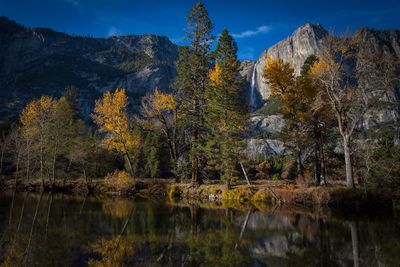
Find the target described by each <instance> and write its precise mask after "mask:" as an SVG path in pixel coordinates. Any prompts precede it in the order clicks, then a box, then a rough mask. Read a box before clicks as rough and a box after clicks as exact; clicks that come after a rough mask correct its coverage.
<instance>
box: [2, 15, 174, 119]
mask: <svg viewBox="0 0 400 267" xmlns="http://www.w3.org/2000/svg"><path fill="white" fill-rule="evenodd" d="M177 58H178V47H177V46H176V45H175V44H173V43H172V42H171V41H170V40H169V39H168V38H167V37H165V36H158V35H129V36H115V37H110V38H93V37H84V36H71V35H68V34H64V33H60V32H55V31H53V30H51V29H46V28H26V27H24V26H21V25H18V24H16V23H15V22H13V21H11V20H9V19H7V18H5V17H0V115H1V114H10V113H14V114H15V113H17V112H18V111H20V110H21V108H22V107H23V106H24V105H25V104H26V102H27V101H29V100H30V99H33V98H37V97H39V96H40V95H43V94H48V95H51V96H60V95H61V94H62V93H63V92H64V90H65V87H66V86H69V85H74V86H75V87H77V89H78V92H77V93H78V102H79V105H80V107H81V110H83V113H87V112H89V110H90V109H91V108H92V106H93V103H94V100H95V99H96V98H98V97H99V96H100V95H101V93H102V92H103V91H105V90H114V89H115V88H116V87H124V88H125V89H126V90H127V93H128V96H129V97H130V102H131V108H134V107H135V106H137V105H138V104H139V103H140V98H141V96H143V95H145V94H147V93H148V92H151V91H152V90H154V88H156V87H158V88H160V89H161V90H168V89H169V88H170V83H171V82H172V80H173V79H174V77H175V76H176V71H175V64H174V63H175V61H176V60H177ZM84 115H85V114H84ZM86 115H88V114H86Z"/></svg>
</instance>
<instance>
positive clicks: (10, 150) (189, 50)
mask: <svg viewBox="0 0 400 267" xmlns="http://www.w3.org/2000/svg"><path fill="white" fill-rule="evenodd" d="M213 29H214V26H213V23H212V21H211V20H210V17H209V15H208V12H207V10H206V8H205V6H204V4H202V3H198V4H196V5H194V6H193V7H192V9H191V10H190V12H189V14H188V16H187V28H186V32H187V36H186V38H187V41H188V43H189V45H188V46H181V47H180V48H179V59H178V61H177V62H176V70H177V77H176V79H175V80H174V82H173V83H172V84H171V85H170V87H171V88H172V90H170V91H165V90H159V89H158V88H151V91H152V93H151V94H148V95H146V96H145V97H143V99H142V100H141V105H140V108H139V110H138V112H132V109H131V108H130V99H129V97H128V96H127V93H126V91H125V89H124V88H115V90H113V91H106V92H104V94H103V95H102V97H101V98H99V99H97V100H96V102H95V107H94V110H93V111H92V113H91V116H90V118H91V120H90V121H87V120H84V119H83V118H82V117H81V115H80V114H81V112H80V110H79V107H78V103H77V94H76V90H77V89H76V88H75V86H74V85H73V84H74V81H70V83H71V86H69V87H67V88H66V89H65V92H64V94H63V96H61V97H52V96H49V95H43V96H41V97H40V98H38V99H34V100H32V101H30V102H29V103H28V104H27V105H26V106H25V107H24V109H23V110H22V112H21V113H20V114H19V118H18V120H17V121H13V120H8V119H7V118H5V119H4V120H3V123H2V124H1V130H0V135H1V136H0V149H1V151H0V153H1V155H0V174H1V182H0V183H1V184H7V185H12V186H16V187H17V186H18V185H21V184H29V183H31V182H37V183H40V185H41V189H42V190H52V188H53V187H54V186H55V185H57V184H58V185H62V184H65V183H67V182H69V181H74V180H79V181H83V182H84V183H85V184H86V185H87V186H88V188H89V185H90V184H92V183H93V182H96V181H99V180H106V181H108V182H109V183H111V184H113V185H118V186H121V187H126V186H129V187H131V188H133V189H134V188H135V186H136V184H137V182H138V181H139V180H149V179H151V180H154V179H156V178H162V179H168V180H169V181H171V182H172V183H177V184H179V183H186V184H189V186H190V187H191V188H198V187H199V186H200V185H201V184H203V183H208V182H211V181H212V182H216V183H218V184H223V185H224V186H225V187H226V189H227V190H229V189H231V187H232V186H233V185H235V184H236V183H242V182H243V181H245V180H247V182H248V183H252V182H253V181H256V180H262V181H264V180H272V181H291V182H292V183H294V184H296V185H299V186H305V187H320V186H321V187H323V186H329V185H332V184H343V185H345V186H346V187H347V188H349V189H351V190H354V189H356V188H363V189H366V188H388V189H390V188H396V186H397V185H398V184H399V181H400V180H399V178H400V164H399V162H400V143H399V140H400V138H399V137H400V128H399V127H400V124H399V121H398V120H397V121H396V122H390V123H379V122H378V120H376V119H375V117H377V116H379V114H380V112H382V110H385V111H388V110H389V112H394V113H397V114H398V113H399V105H400V103H393V101H389V99H390V96H391V95H393V94H396V93H397V92H398V88H399V77H400V76H399V70H400V68H399V62H398V61H396V60H395V59H393V58H391V57H390V56H388V55H387V54H385V53H384V51H378V50H377V51H369V50H367V49H363V45H362V42H363V40H361V39H360V40H357V39H354V38H346V37H340V38H339V37H335V36H331V37H329V38H328V37H327V38H326V40H325V42H326V44H327V45H326V49H325V51H323V52H322V53H321V55H319V56H316V55H311V56H309V57H308V58H307V60H306V61H305V62H304V64H303V66H302V68H301V74H300V75H296V73H295V70H294V67H293V66H291V65H290V64H289V63H286V62H284V61H283V60H281V59H277V58H272V57H269V58H268V59H267V62H266V64H265V68H264V70H263V77H264V78H265V79H267V80H268V82H269V84H270V87H271V99H270V100H269V102H270V103H271V104H273V105H275V106H276V109H277V111H278V113H279V114H282V115H283V117H284V119H285V125H284V127H283V130H282V131H281V132H280V133H279V136H278V139H279V140H282V141H283V142H284V144H285V148H286V149H285V153H284V154H283V155H272V156H270V157H268V158H260V159H252V158H249V157H247V155H246V153H245V150H246V145H247V140H248V138H249V137H250V136H251V134H252V133H251V131H250V130H249V127H248V121H249V118H250V117H251V116H252V113H251V110H250V109H249V104H248V103H247V100H246V96H245V87H246V81H245V80H244V79H243V78H242V77H241V76H240V61H239V60H238V56H237V50H238V48H237V45H236V43H235V40H234V38H233V37H232V35H231V34H230V33H229V31H228V29H225V30H223V31H222V33H221V34H220V35H218V36H214V34H213ZM267 105H268V103H267V104H266V106H267ZM264 108H265V107H264ZM397 118H398V117H397Z"/></svg>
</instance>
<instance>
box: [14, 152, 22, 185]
mask: <svg viewBox="0 0 400 267" xmlns="http://www.w3.org/2000/svg"><path fill="white" fill-rule="evenodd" d="M20 157H21V153H20V152H19V151H18V152H17V165H16V166H15V188H17V184H18V172H19V160H20Z"/></svg>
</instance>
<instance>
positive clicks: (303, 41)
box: [256, 24, 328, 101]
mask: <svg viewBox="0 0 400 267" xmlns="http://www.w3.org/2000/svg"><path fill="white" fill-rule="evenodd" d="M327 35H328V32H327V31H326V30H325V29H324V28H323V27H322V26H321V25H320V24H317V25H313V24H304V25H303V26H301V27H300V28H298V29H297V30H295V31H294V32H293V34H292V35H290V36H289V37H287V38H286V39H284V40H282V41H280V42H279V43H277V44H276V45H273V46H271V47H270V48H268V49H267V50H265V51H264V52H263V53H262V54H261V55H260V57H259V58H258V60H257V83H256V84H257V90H258V91H259V94H260V95H261V98H262V100H264V101H265V100H266V99H268V98H269V97H270V95H271V92H270V88H269V85H268V82H267V80H266V79H265V78H264V77H263V73H264V68H265V61H266V59H267V58H268V57H273V58H278V59H282V60H283V61H284V62H288V63H290V64H291V65H292V66H293V67H294V69H295V71H296V74H297V75H299V74H300V69H301V66H302V65H303V63H304V61H305V60H306V59H307V57H308V56H310V55H313V54H314V55H318V54H319V52H320V50H321V46H322V45H323V38H324V37H326V36H327Z"/></svg>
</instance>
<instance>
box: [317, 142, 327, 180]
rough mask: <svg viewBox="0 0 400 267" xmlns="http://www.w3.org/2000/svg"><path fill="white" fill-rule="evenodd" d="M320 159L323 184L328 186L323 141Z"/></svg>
mask: <svg viewBox="0 0 400 267" xmlns="http://www.w3.org/2000/svg"><path fill="white" fill-rule="evenodd" d="M320 144H321V145H320V147H319V148H320V153H319V154H320V157H321V179H322V183H323V184H324V185H326V178H327V171H326V162H325V152H324V143H323V142H322V139H321V141H320Z"/></svg>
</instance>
